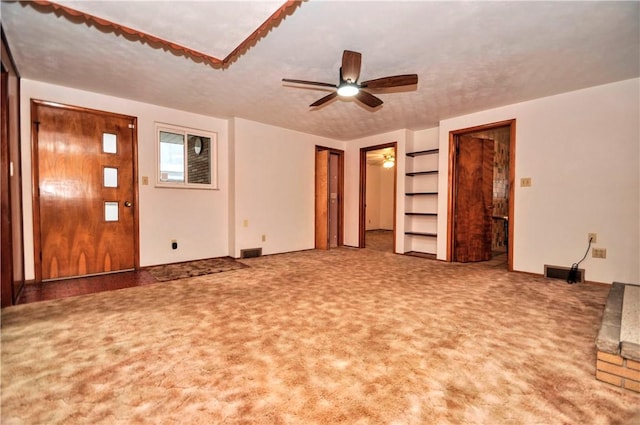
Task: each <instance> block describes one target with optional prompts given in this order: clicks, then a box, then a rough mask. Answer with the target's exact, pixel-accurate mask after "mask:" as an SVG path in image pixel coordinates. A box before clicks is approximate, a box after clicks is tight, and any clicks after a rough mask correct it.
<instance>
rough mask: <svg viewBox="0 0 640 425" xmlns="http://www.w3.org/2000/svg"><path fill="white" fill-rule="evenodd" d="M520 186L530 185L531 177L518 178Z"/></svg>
mask: <svg viewBox="0 0 640 425" xmlns="http://www.w3.org/2000/svg"><path fill="white" fill-rule="evenodd" d="M520 187H531V177H523V178H521V179H520Z"/></svg>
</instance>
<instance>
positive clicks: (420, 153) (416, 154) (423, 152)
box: [407, 149, 440, 158]
mask: <svg viewBox="0 0 640 425" xmlns="http://www.w3.org/2000/svg"><path fill="white" fill-rule="evenodd" d="M439 151H440V149H429V150H426V151H418V152H407V156H410V157H412V158H413V157H416V156H421V155H432V154H434V153H438V152H439Z"/></svg>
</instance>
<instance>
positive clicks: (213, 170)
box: [155, 122, 219, 190]
mask: <svg viewBox="0 0 640 425" xmlns="http://www.w3.org/2000/svg"><path fill="white" fill-rule="evenodd" d="M160 132H169V133H174V134H181V135H182V136H183V170H184V171H183V172H184V181H183V182H175V181H163V180H162V179H161V174H162V165H161V164H160V150H161V149H160V144H161V142H160ZM189 136H196V137H205V138H208V139H209V140H210V144H211V146H210V149H209V152H208V154H209V167H210V177H211V183H191V182H189V168H188V167H189V163H188V160H189V156H188V153H187V149H188V146H189V143H188V137H189ZM155 149H156V165H155V167H156V179H155V180H156V183H155V185H156V187H166V188H173V189H204V190H219V187H218V133H216V132H214V131H206V130H198V129H195V128H189V127H184V126H180V125H175V124H165V123H160V122H156V123H155Z"/></svg>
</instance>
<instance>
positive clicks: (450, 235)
mask: <svg viewBox="0 0 640 425" xmlns="http://www.w3.org/2000/svg"><path fill="white" fill-rule="evenodd" d="M499 127H509V222H508V224H509V226H508V238H507V239H508V243H507V267H508V270H509V271H513V240H514V238H515V234H514V229H515V226H514V213H513V212H514V210H515V196H514V194H515V175H516V160H515V159H516V155H515V153H516V119H515V118H513V119H510V120H505V121H498V122H494V123H489V124H482V125H478V126H474V127H468V128H463V129H459V130H452V131H450V132H449V176H448V177H449V191H448V194H447V207H448V214H447V257H446V259H447V261H449V262H451V261H453V249H454V237H455V235H454V220H455V207H456V202H455V193H456V187H455V186H456V181H455V180H456V179H455V176H456V168H457V157H456V149H455V142H456V139H457V138H458V137H460V136H464V135H467V134H469V133H476V132H478V131H486V130H493V129H495V128H499Z"/></svg>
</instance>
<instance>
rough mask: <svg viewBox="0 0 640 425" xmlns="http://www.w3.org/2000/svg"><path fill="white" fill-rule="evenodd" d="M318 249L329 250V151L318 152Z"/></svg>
mask: <svg viewBox="0 0 640 425" xmlns="http://www.w3.org/2000/svg"><path fill="white" fill-rule="evenodd" d="M315 198H316V225H315V227H316V232H315V233H316V249H329V151H327V150H321V151H316V196H315Z"/></svg>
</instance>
